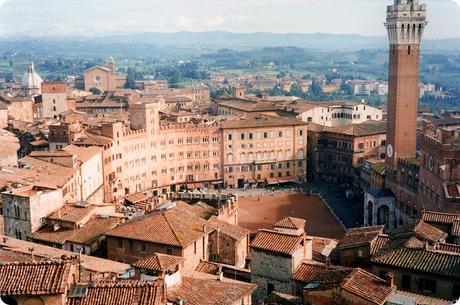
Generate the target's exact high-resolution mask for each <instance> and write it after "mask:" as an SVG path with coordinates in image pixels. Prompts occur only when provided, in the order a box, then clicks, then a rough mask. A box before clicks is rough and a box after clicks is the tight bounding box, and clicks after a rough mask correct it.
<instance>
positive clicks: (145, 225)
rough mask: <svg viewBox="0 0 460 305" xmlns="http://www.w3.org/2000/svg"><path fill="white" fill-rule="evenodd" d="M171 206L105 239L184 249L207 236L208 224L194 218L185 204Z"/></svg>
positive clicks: (132, 223) (125, 224)
mask: <svg viewBox="0 0 460 305" xmlns="http://www.w3.org/2000/svg"><path fill="white" fill-rule="evenodd" d="M174 204H175V206H173V207H171V208H170V209H168V210H165V211H155V212H153V213H150V214H146V215H143V216H141V217H137V218H134V219H132V220H130V221H127V222H125V223H124V224H122V225H120V226H118V227H116V228H115V229H113V230H111V231H109V232H108V233H107V236H115V237H121V238H126V239H134V240H141V241H146V242H152V243H157V244H163V245H171V246H176V247H185V246H187V245H189V244H191V243H192V242H194V241H196V240H198V239H199V238H201V237H202V236H204V235H206V234H209V231H208V230H209V229H210V228H208V227H209V225H208V223H207V221H206V220H204V219H202V218H200V217H198V216H196V215H195V213H193V212H192V211H191V210H190V207H189V205H188V204H187V203H185V202H182V201H177V202H175V203H174ZM205 231H206V232H205Z"/></svg>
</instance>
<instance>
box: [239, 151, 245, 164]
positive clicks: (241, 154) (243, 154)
mask: <svg viewBox="0 0 460 305" xmlns="http://www.w3.org/2000/svg"><path fill="white" fill-rule="evenodd" d="M240 162H246V154H245V153H240Z"/></svg>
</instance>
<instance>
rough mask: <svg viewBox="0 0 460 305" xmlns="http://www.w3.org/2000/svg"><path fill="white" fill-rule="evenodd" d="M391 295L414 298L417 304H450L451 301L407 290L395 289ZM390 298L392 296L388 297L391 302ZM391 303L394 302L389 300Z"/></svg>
mask: <svg viewBox="0 0 460 305" xmlns="http://www.w3.org/2000/svg"><path fill="white" fill-rule="evenodd" d="M393 296H394V297H396V298H397V297H398V296H401V297H409V298H411V299H414V300H415V302H416V304H417V305H428V304H429V305H451V304H452V302H451V301H447V300H443V299H438V298H433V297H429V296H426V295H421V294H417V293H412V292H408V291H402V290H396V291H395V293H394V294H393ZM392 299H393V297H391V298H390V299H389V302H391V300H392ZM391 303H393V304H394V303H395V302H391Z"/></svg>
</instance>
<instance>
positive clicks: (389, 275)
mask: <svg viewBox="0 0 460 305" xmlns="http://www.w3.org/2000/svg"><path fill="white" fill-rule="evenodd" d="M385 280H386V282H387V286H388V287H391V288H393V287H395V280H394V277H393V273H391V272H388V273H387V274H386V275H385Z"/></svg>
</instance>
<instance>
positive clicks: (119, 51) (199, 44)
mask: <svg viewBox="0 0 460 305" xmlns="http://www.w3.org/2000/svg"><path fill="white" fill-rule="evenodd" d="M387 44H388V42H387V38H386V37H383V36H382V37H368V36H360V35H337V34H322V33H315V34H299V33H286V34H275V33H265V32H260V33H230V32H221V31H215V32H176V33H136V34H129V35H128V34H127V35H117V36H104V37H67V38H46V37H44V38H37V39H31V38H25V37H16V38H3V39H2V38H0V55H2V54H5V53H9V52H14V53H17V52H18V53H33V54H35V55H37V54H38V55H66V56H100V57H106V56H108V55H113V56H135V57H157V58H166V59H168V58H181V57H189V56H197V55H200V54H203V53H209V52H214V51H216V50H218V49H223V48H225V49H235V50H253V49H262V48H264V47H285V46H291V47H299V48H305V49H309V50H315V51H345V52H348V51H356V50H361V49H385V48H387ZM423 48H424V50H425V51H435V52H439V51H453V50H455V51H457V50H458V51H460V38H454V39H443V40H425V41H424V42H423Z"/></svg>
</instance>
